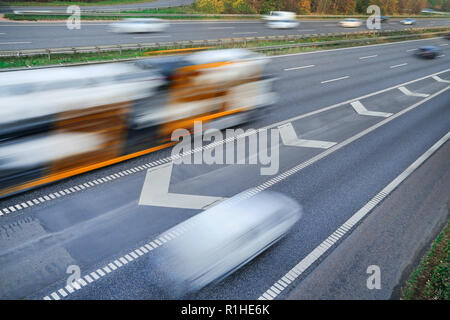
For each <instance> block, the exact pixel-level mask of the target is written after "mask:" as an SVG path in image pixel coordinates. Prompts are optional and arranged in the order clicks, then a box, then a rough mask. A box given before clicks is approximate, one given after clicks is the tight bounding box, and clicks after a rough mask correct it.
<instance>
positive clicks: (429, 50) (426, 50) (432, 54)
mask: <svg viewBox="0 0 450 320" xmlns="http://www.w3.org/2000/svg"><path fill="white" fill-rule="evenodd" d="M440 53H441V51H440V49H439V48H438V47H434V46H424V47H420V48H418V49H417V50H416V52H415V54H416V56H418V57H421V58H427V59H434V58H436V57H437V56H439V55H440Z"/></svg>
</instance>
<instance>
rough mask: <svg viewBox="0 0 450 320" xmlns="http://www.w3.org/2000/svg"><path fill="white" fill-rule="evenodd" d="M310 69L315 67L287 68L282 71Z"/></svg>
mask: <svg viewBox="0 0 450 320" xmlns="http://www.w3.org/2000/svg"><path fill="white" fill-rule="evenodd" d="M312 67H315V65H313V64H311V65H309V66H302V67H293V68H287V69H284V71H291V70H298V69H305V68H312Z"/></svg>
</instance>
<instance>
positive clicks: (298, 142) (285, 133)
mask: <svg viewBox="0 0 450 320" xmlns="http://www.w3.org/2000/svg"><path fill="white" fill-rule="evenodd" d="M278 129H279V130H280V136H281V140H282V141H283V143H284V144H285V145H287V146H296V147H306V148H321V149H328V148H330V147H332V146H334V145H335V144H336V142H328V141H319V140H305V139H299V138H298V137H297V133H295V130H294V127H293V126H292V124H291V123H286V124H283V125H282V126H279V127H278Z"/></svg>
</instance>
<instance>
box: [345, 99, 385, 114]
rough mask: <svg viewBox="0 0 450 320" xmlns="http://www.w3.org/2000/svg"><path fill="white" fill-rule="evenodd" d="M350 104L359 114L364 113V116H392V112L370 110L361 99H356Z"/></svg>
mask: <svg viewBox="0 0 450 320" xmlns="http://www.w3.org/2000/svg"><path fill="white" fill-rule="evenodd" d="M350 104H351V105H352V107H353V109H355V111H356V112H357V113H358V114H360V115H363V116H372V117H384V118H387V117H390V116H392V113H389V112H378V111H369V110H367V109H366V107H364V106H363V104H362V103H361V102H359V101H354V102H352V103H350Z"/></svg>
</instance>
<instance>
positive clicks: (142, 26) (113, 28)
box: [108, 18, 169, 33]
mask: <svg viewBox="0 0 450 320" xmlns="http://www.w3.org/2000/svg"><path fill="white" fill-rule="evenodd" d="M168 26H169V24H168V23H167V22H166V21H164V20H162V19H157V18H129V19H123V20H121V21H119V22H115V23H111V24H110V25H109V26H108V29H109V31H110V32H116V33H146V32H161V31H164V30H165V29H166V28H167V27H168Z"/></svg>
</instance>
